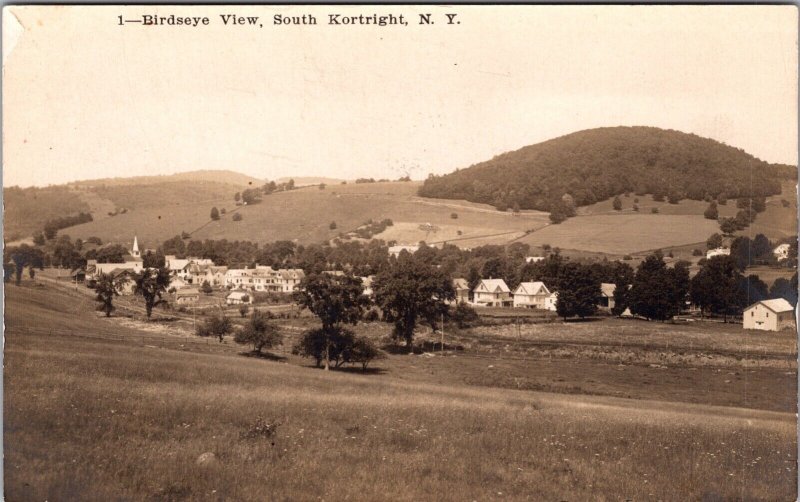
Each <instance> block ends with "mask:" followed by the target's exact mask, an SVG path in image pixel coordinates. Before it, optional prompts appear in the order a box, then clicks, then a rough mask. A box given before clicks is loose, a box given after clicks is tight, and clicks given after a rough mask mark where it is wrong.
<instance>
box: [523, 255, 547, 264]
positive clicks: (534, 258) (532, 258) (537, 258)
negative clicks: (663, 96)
mask: <svg viewBox="0 0 800 502" xmlns="http://www.w3.org/2000/svg"><path fill="white" fill-rule="evenodd" d="M540 261H544V256H526V257H525V263H536V262H540Z"/></svg>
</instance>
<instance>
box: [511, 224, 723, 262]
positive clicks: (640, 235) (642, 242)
mask: <svg viewBox="0 0 800 502" xmlns="http://www.w3.org/2000/svg"><path fill="white" fill-rule="evenodd" d="M718 230H719V227H718V225H717V223H716V222H715V221H712V220H707V219H705V218H703V217H702V216H693V215H666V214H619V215H613V214H612V215H606V214H599V215H594V216H577V217H575V218H570V219H568V220H567V221H565V222H563V223H561V224H559V225H550V226H548V227H546V228H543V229H542V230H538V231H536V232H534V233H532V234H530V235H528V236H527V237H524V238H522V239H520V242H526V243H528V244H531V245H536V246H538V245H541V244H550V245H551V246H559V247H563V248H569V249H583V250H587V251H597V252H605V253H613V254H625V253H631V252H636V251H643V250H648V249H656V248H662V247H668V246H672V245H676V244H679V243H688V242H700V241H705V240H706V239H707V238H708V236H709V235H711V234H712V233H714V232H717V231H718Z"/></svg>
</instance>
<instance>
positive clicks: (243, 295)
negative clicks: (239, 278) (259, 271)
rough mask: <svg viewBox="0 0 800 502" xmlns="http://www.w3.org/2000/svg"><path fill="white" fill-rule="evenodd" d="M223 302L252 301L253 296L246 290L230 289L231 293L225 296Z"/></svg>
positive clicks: (230, 303) (232, 303)
mask: <svg viewBox="0 0 800 502" xmlns="http://www.w3.org/2000/svg"><path fill="white" fill-rule="evenodd" d="M225 303H226V304H228V305H241V304H243V303H253V297H252V296H251V295H250V294H249V293H248V292H247V291H231V293H230V294H229V295H228V296H227V297H225Z"/></svg>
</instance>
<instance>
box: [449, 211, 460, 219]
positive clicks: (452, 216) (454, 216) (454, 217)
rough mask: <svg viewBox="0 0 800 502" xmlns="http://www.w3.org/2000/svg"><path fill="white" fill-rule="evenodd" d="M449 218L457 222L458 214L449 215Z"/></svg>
mask: <svg viewBox="0 0 800 502" xmlns="http://www.w3.org/2000/svg"><path fill="white" fill-rule="evenodd" d="M450 218H452V219H454V220H457V219H458V213H450Z"/></svg>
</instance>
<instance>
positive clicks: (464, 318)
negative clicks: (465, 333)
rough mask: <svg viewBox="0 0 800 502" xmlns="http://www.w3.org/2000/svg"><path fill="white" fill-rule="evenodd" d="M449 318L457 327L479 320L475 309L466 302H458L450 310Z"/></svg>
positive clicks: (469, 324)
mask: <svg viewBox="0 0 800 502" xmlns="http://www.w3.org/2000/svg"><path fill="white" fill-rule="evenodd" d="M450 319H452V320H453V322H455V323H456V326H458V327H459V328H468V327H470V326H474V325H475V324H477V323H478V321H479V320H480V318H479V317H478V313H477V312H475V309H473V308H472V307H470V306H469V305H467V304H466V303H459V304H458V305H456V307H455V308H454V309H452V310H451V311H450Z"/></svg>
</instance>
